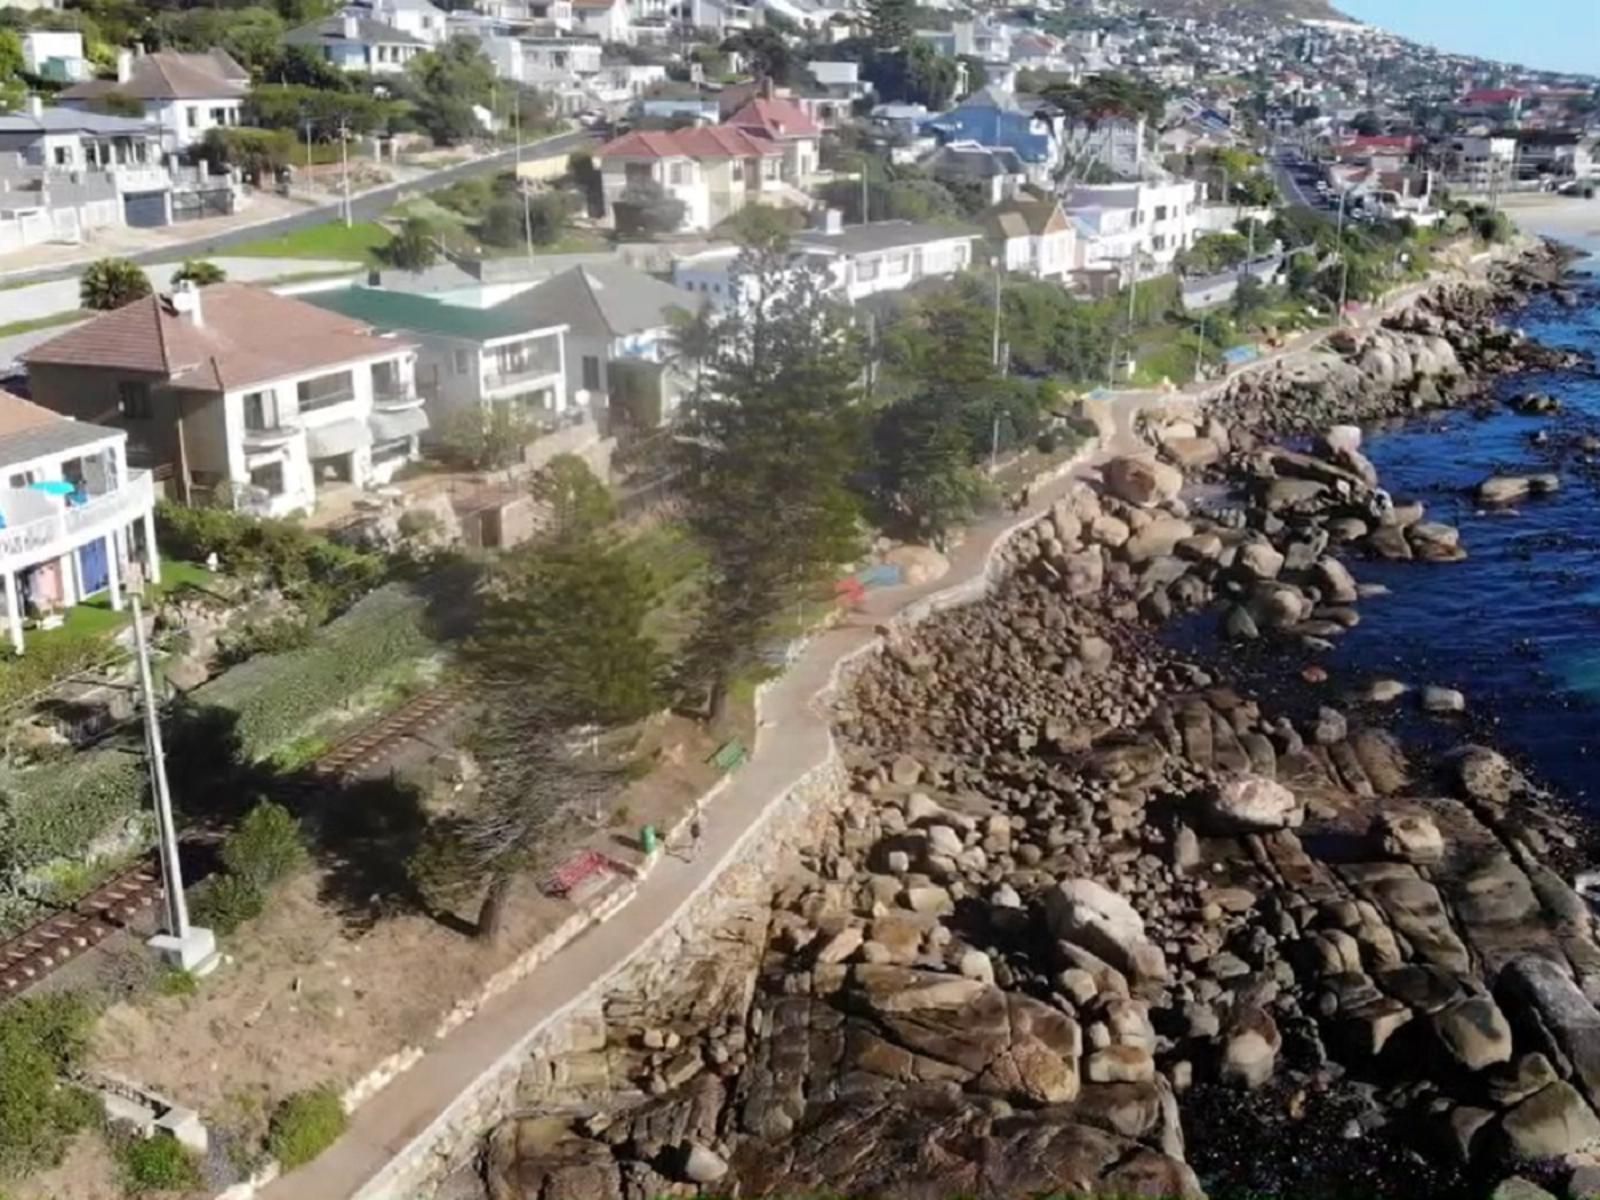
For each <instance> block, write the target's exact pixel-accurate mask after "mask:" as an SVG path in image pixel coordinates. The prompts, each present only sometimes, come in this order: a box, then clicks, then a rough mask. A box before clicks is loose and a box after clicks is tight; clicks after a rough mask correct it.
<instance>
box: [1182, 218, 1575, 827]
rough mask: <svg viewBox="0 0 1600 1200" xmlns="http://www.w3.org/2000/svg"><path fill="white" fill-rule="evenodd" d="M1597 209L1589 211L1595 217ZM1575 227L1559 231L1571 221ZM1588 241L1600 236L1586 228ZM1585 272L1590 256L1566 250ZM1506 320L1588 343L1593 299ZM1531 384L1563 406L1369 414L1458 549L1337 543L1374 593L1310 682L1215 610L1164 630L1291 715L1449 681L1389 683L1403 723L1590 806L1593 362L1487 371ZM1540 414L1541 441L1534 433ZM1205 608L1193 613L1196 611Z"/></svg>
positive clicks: (1398, 472)
mask: <svg viewBox="0 0 1600 1200" xmlns="http://www.w3.org/2000/svg"><path fill="white" fill-rule="evenodd" d="M1597 223H1600V222H1597ZM1567 240H1569V241H1570V240H1571V239H1567ZM1586 248H1588V249H1590V250H1591V251H1595V252H1600V238H1594V239H1591V240H1590V241H1589V243H1588V245H1587V247H1586ZM1573 269H1574V273H1575V274H1576V275H1577V276H1579V277H1580V279H1579V280H1578V282H1580V283H1587V282H1593V281H1594V279H1595V276H1596V273H1597V272H1600V257H1590V258H1586V259H1583V260H1580V261H1579V262H1577V263H1575V264H1574V268H1573ZM1506 319H1507V323H1508V324H1511V325H1514V326H1517V327H1520V328H1522V329H1524V330H1526V331H1527V332H1528V333H1529V334H1531V335H1533V336H1535V337H1537V338H1539V339H1540V340H1542V341H1544V342H1546V343H1549V344H1552V345H1559V346H1568V347H1574V348H1577V349H1582V350H1587V351H1589V352H1590V353H1592V354H1594V355H1596V356H1597V358H1600V304H1596V303H1594V302H1593V301H1592V299H1591V300H1586V301H1585V304H1584V305H1583V306H1582V307H1580V308H1577V309H1568V308H1563V307H1561V306H1560V305H1559V304H1557V303H1556V302H1555V301H1554V300H1552V299H1544V298H1541V299H1539V300H1537V301H1535V302H1534V303H1533V304H1532V305H1530V306H1529V307H1527V308H1525V309H1522V310H1520V311H1517V312H1514V313H1511V314H1508V316H1507V318H1506ZM1530 390H1538V391H1545V392H1550V393H1552V394H1554V395H1556V396H1558V397H1559V398H1560V400H1561V402H1562V406H1563V408H1562V412H1561V413H1560V414H1558V415H1554V416H1545V417H1537V418H1535V417H1524V416H1519V415H1516V414H1515V413H1513V412H1511V411H1510V410H1509V409H1508V408H1505V407H1499V408H1497V409H1496V410H1495V411H1494V413H1493V415H1490V416H1487V417H1477V416H1474V415H1472V414H1471V413H1466V412H1451V413H1447V414H1442V415H1436V416H1430V417H1426V418H1421V419H1418V420H1415V421H1409V422H1406V423H1403V424H1398V425H1394V426H1391V427H1388V428H1369V429H1367V430H1366V436H1365V441H1364V444H1363V449H1364V451H1365V452H1366V454H1367V455H1368V456H1369V457H1370V458H1371V459H1372V461H1373V462H1374V464H1376V466H1377V468H1378V471H1379V474H1380V476H1381V478H1382V482H1383V486H1384V487H1385V488H1386V489H1388V491H1389V492H1390V493H1392V494H1393V495H1394V496H1395V497H1396V498H1397V499H1417V500H1421V501H1422V502H1423V503H1424V504H1426V506H1427V509H1428V516H1429V518H1430V519H1434V520H1440V521H1445V522H1447V523H1449V524H1453V525H1456V526H1458V527H1459V528H1460V530H1461V538H1462V545H1463V546H1465V547H1466V549H1467V551H1468V554H1469V557H1468V558H1467V559H1466V561H1464V562H1459V563H1448V564H1426V563H1388V562H1382V561H1376V560H1366V559H1361V558H1351V559H1349V560H1348V563H1349V566H1350V568H1351V570H1352V572H1353V573H1354V574H1355V576H1356V578H1357V579H1358V580H1360V581H1361V582H1363V583H1381V584H1384V585H1386V586H1387V587H1388V588H1389V589H1390V591H1389V594H1388V595H1385V596H1377V597H1372V598H1369V599H1366V600H1364V601H1362V603H1361V604H1360V606H1359V608H1360V613H1361V624H1360V625H1359V626H1357V627H1356V628H1355V629H1354V630H1352V631H1351V632H1350V633H1349V634H1347V635H1346V636H1345V637H1343V638H1342V639H1340V640H1339V642H1338V644H1337V647H1336V649H1334V650H1333V651H1332V652H1329V653H1325V654H1321V655H1317V656H1314V657H1308V658H1307V663H1310V662H1315V663H1316V664H1317V665H1319V666H1321V667H1323V668H1324V669H1325V670H1326V671H1327V672H1328V675H1329V678H1328V679H1327V680H1326V681H1325V682H1322V683H1318V684H1315V685H1308V684H1306V683H1304V682H1302V681H1301V679H1300V678H1299V675H1298V670H1299V667H1300V666H1301V665H1303V664H1301V663H1300V662H1299V661H1298V660H1295V661H1294V662H1293V664H1292V668H1291V670H1290V671H1289V672H1288V674H1287V676H1286V674H1285V670H1284V666H1285V664H1284V659H1283V657H1282V655H1281V653H1278V652H1274V651H1272V650H1271V649H1269V648H1268V647H1266V646H1260V645H1258V646H1257V647H1254V648H1249V647H1247V648H1239V647H1226V646H1219V645H1218V644H1217V643H1216V641H1215V636H1214V633H1215V618H1214V616H1211V617H1206V618H1200V619H1197V620H1191V621H1185V622H1179V623H1178V625H1177V626H1176V627H1174V629H1173V630H1172V631H1171V632H1172V634H1173V637H1174V640H1175V642H1176V643H1177V644H1178V645H1179V646H1181V647H1186V648H1194V649H1203V650H1209V651H1210V652H1212V653H1217V654H1220V655H1222V656H1223V657H1224V658H1226V659H1228V660H1229V662H1230V666H1233V667H1236V668H1238V673H1239V674H1240V675H1242V676H1243V677H1244V678H1245V679H1246V680H1248V681H1249V682H1250V683H1251V684H1252V685H1253V686H1254V687H1255V688H1256V690H1258V691H1260V692H1276V693H1277V694H1276V696H1274V697H1273V700H1274V707H1275V708H1276V710H1277V711H1287V712H1290V713H1291V714H1298V715H1305V714H1306V713H1307V712H1308V711H1309V710H1314V709H1315V707H1316V706H1317V705H1318V704H1319V703H1328V704H1335V705H1343V704H1347V703H1348V702H1349V697H1350V696H1351V695H1352V694H1353V693H1355V692H1357V691H1359V690H1361V689H1362V688H1363V687H1364V686H1365V685H1366V684H1367V683H1368V682H1370V681H1371V680H1373V679H1376V678H1380V677H1388V678H1395V679H1399V680H1402V681H1404V682H1406V683H1409V684H1412V685H1414V686H1417V687H1420V686H1422V685H1425V684H1442V685H1445V686H1448V687H1454V688H1458V689H1460V690H1461V691H1462V692H1463V693H1465V695H1466V697H1467V702H1468V708H1469V711H1468V714H1467V716H1466V717H1465V718H1464V719H1455V718H1434V717H1425V716H1423V715H1422V714H1420V713H1419V712H1417V711H1416V706H1414V705H1412V704H1409V703H1408V701H1409V700H1410V699H1411V698H1410V697H1408V698H1407V700H1403V701H1401V703H1400V706H1399V709H1398V711H1399V713H1400V714H1401V715H1400V717H1399V721H1400V724H1401V727H1402V731H1403V732H1404V733H1405V735H1406V736H1407V738H1408V740H1412V739H1418V740H1420V741H1422V742H1424V743H1433V744H1435V745H1437V746H1439V747H1445V746H1449V745H1454V744H1458V743H1460V742H1461V741H1464V740H1468V739H1473V740H1488V741H1489V742H1490V743H1491V744H1493V745H1495V746H1496V747H1497V748H1499V749H1500V750H1502V751H1504V752H1506V753H1507V754H1509V755H1511V756H1512V757H1513V758H1514V759H1516V760H1517V761H1518V762H1519V764H1520V765H1522V766H1523V767H1524V768H1525V769H1528V770H1530V772H1531V773H1532V775H1533V776H1534V777H1535V778H1537V779H1538V780H1540V781H1541V782H1543V783H1544V784H1546V785H1548V786H1549V787H1551V788H1552V789H1554V790H1555V791H1556V792H1557V793H1558V794H1560V795H1563V796H1565V797H1566V798H1568V799H1570V800H1572V801H1574V802H1576V803H1577V804H1578V805H1579V806H1580V807H1582V808H1584V809H1586V810H1587V811H1588V812H1589V813H1590V814H1591V815H1592V816H1595V817H1600V440H1596V441H1595V442H1594V443H1593V446H1594V447H1595V448H1594V449H1589V450H1585V449H1583V448H1582V439H1584V438H1585V437H1586V436H1592V437H1594V438H1595V439H1600V379H1596V378H1595V377H1594V376H1593V375H1590V374H1584V373H1566V372H1560V373H1538V372H1529V373H1524V374H1519V375H1515V376H1511V377H1508V378H1506V379H1503V380H1501V381H1499V382H1498V384H1497V393H1498V394H1500V395H1502V396H1505V395H1510V394H1514V393H1516V392H1521V391H1530ZM1541 430H1543V431H1545V443H1544V444H1543V445H1540V444H1537V443H1536V442H1535V440H1534V438H1535V435H1536V434H1538V432H1539V431H1541ZM1551 470H1555V471H1557V472H1559V474H1560V476H1561V481H1562V486H1561V490H1560V491H1559V492H1558V493H1556V494H1555V495H1553V496H1549V497H1543V498H1537V499H1530V500H1528V501H1526V502H1524V503H1523V504H1521V505H1519V506H1518V507H1516V508H1515V509H1511V510H1501V511H1486V510H1481V509H1479V508H1478V507H1477V506H1476V505H1475V504H1474V502H1473V498H1472V494H1471V493H1472V490H1473V488H1474V487H1475V486H1476V485H1477V484H1478V483H1479V482H1481V481H1482V480H1483V479H1485V478H1487V477H1488V476H1490V475H1492V474H1495V473H1496V472H1512V473H1520V472H1534V471H1538V472H1547V471H1551ZM1202 625H1203V628H1202Z"/></svg>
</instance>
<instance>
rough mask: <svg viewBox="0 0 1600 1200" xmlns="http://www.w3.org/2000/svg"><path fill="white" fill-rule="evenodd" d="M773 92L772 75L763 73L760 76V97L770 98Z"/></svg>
mask: <svg viewBox="0 0 1600 1200" xmlns="http://www.w3.org/2000/svg"><path fill="white" fill-rule="evenodd" d="M775 94H776V92H775V90H774V85H773V82H772V76H771V75H763V76H762V77H761V98H762V99H763V100H771V99H772V97H773V96H774V95H775Z"/></svg>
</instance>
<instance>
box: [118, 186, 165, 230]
mask: <svg viewBox="0 0 1600 1200" xmlns="http://www.w3.org/2000/svg"><path fill="white" fill-rule="evenodd" d="M122 213H123V218H124V219H125V220H126V221H127V222H128V224H129V225H132V226H134V227H135V228H136V229H151V228H154V227H155V226H157V225H165V224H166V223H167V194H166V193H165V192H129V193H127V194H126V195H125V196H123V197H122Z"/></svg>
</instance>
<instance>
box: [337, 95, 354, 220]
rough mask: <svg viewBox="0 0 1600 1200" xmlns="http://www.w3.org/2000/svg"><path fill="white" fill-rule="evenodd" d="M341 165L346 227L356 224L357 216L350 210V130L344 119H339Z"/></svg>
mask: <svg viewBox="0 0 1600 1200" xmlns="http://www.w3.org/2000/svg"><path fill="white" fill-rule="evenodd" d="M339 164H340V170H341V172H342V174H343V175H344V227H345V228H346V229H349V228H350V226H352V225H354V224H355V214H354V213H353V212H352V211H351V208H350V130H349V127H348V126H346V124H345V120H344V118H343V117H340V118H339Z"/></svg>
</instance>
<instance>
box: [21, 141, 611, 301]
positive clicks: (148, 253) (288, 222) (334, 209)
mask: <svg viewBox="0 0 1600 1200" xmlns="http://www.w3.org/2000/svg"><path fill="white" fill-rule="evenodd" d="M593 140H594V135H593V134H591V133H589V132H588V131H587V130H582V129H575V130H572V131H571V132H569V133H561V134H557V135H556V136H555V137H551V138H546V139H544V140H543V141H540V142H529V143H528V144H527V145H525V146H523V147H522V153H523V154H524V155H531V154H532V153H534V152H535V151H537V152H538V153H539V154H541V155H543V156H548V155H551V154H560V153H570V152H571V151H573V150H576V149H578V148H579V147H581V146H583V145H586V144H589V143H591V142H592V141H593ZM516 155H517V151H516V149H515V148H514V147H513V148H512V149H510V150H502V151H499V152H497V153H495V154H489V155H485V156H484V157H482V158H475V159H472V160H471V161H470V162H464V163H459V164H457V165H456V166H453V167H444V168H442V169H441V170H438V171H434V172H431V173H429V174H428V175H426V176H422V177H420V178H417V179H409V180H406V181H404V182H401V183H390V184H385V185H384V186H382V187H377V188H372V189H370V190H369V191H366V192H362V193H360V194H359V195H357V196H355V197H354V198H353V199H352V201H351V205H350V207H351V211H352V214H353V216H354V218H355V219H356V220H357V221H370V220H372V219H373V218H375V217H377V216H379V215H381V214H382V213H383V212H385V211H387V210H388V208H389V207H390V206H391V205H392V204H394V202H395V201H396V200H397V199H398V198H399V196H400V194H401V193H402V192H429V191H433V190H434V189H435V188H440V187H444V186H445V185H446V184H450V183H454V182H455V181H456V180H458V179H469V178H471V177H472V176H474V175H487V174H489V173H490V172H492V171H500V170H504V169H505V168H506V167H507V166H509V165H511V163H512V162H513V161H515V159H516ZM341 209H342V205H341V202H340V201H338V200H335V201H333V202H331V203H328V204H323V205H318V206H317V207H315V208H308V209H306V210H305V211H304V212H298V213H291V214H290V215H288V216H286V217H278V218H276V219H275V220H272V221H263V222H261V223H259V224H255V225H248V226H245V227H242V228H239V229H234V230H230V231H228V232H227V233H217V234H212V235H210V236H207V237H203V238H196V239H194V240H193V241H188V242H172V243H168V244H166V245H163V246H160V247H157V248H155V249H152V250H142V251H139V252H137V253H134V254H128V255H124V256H122V257H126V258H131V259H133V261H134V262H138V263H155V262H171V261H176V260H181V259H185V258H203V257H207V256H210V255H213V254H219V253H223V252H225V251H226V250H227V249H228V248H229V247H230V246H241V245H244V244H245V243H247V242H258V241H261V240H263V239H265V238H274V237H282V236H283V235H284V234H286V233H294V232H295V231H296V230H300V229H309V228H311V227H312V226H313V225H324V224H326V223H327V222H329V221H331V220H335V219H337V218H338V216H339V214H340V212H341ZM81 269H82V264H81V263H77V264H73V263H66V264H56V265H53V266H48V267H39V268H36V269H34V270H27V271H15V272H5V273H4V279H5V281H6V282H7V283H8V284H10V283H15V282H18V281H30V282H42V281H44V280H50V279H75V278H77V276H78V274H79V272H80V271H81Z"/></svg>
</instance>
